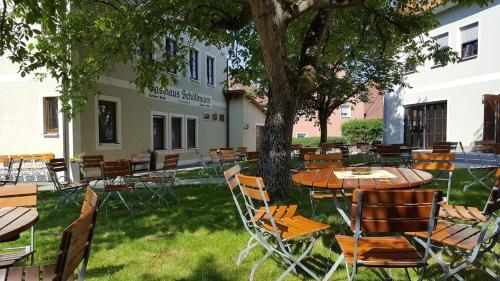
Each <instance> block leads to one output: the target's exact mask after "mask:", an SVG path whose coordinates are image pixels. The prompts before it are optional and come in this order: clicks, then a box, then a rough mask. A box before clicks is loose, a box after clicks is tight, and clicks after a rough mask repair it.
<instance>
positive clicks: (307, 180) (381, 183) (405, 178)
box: [292, 167, 432, 224]
mask: <svg viewBox="0 0 500 281" xmlns="http://www.w3.org/2000/svg"><path fill="white" fill-rule="evenodd" d="M352 169H354V168H343V169H334V168H326V169H318V170H310V171H304V172H299V173H297V174H295V175H293V176H292V180H293V181H294V182H295V183H297V184H301V185H305V186H309V187H311V188H319V189H327V190H331V191H333V192H335V191H343V190H354V189H383V190H388V189H411V188H416V187H419V186H421V185H424V184H427V183H430V182H431V181H432V175H431V174H430V173H427V172H424V171H420V170H416V169H407V168H393V167H383V168H382V167H372V169H384V170H386V171H388V172H390V173H391V174H393V175H395V176H396V177H395V178H389V179H339V178H337V176H335V173H334V171H339V170H344V171H345V170H352ZM333 203H334V205H335V208H336V209H337V211H338V212H339V213H340V215H341V216H342V218H343V219H344V220H345V221H346V222H347V224H350V220H351V219H350V218H349V216H347V214H346V213H345V212H344V210H343V209H342V208H341V207H340V206H339V204H338V200H337V196H333Z"/></svg>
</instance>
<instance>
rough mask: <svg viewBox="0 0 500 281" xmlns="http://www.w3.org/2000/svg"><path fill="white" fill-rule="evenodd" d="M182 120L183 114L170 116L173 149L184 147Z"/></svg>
mask: <svg viewBox="0 0 500 281" xmlns="http://www.w3.org/2000/svg"><path fill="white" fill-rule="evenodd" d="M182 120H183V117H181V116H172V117H171V118H170V135H171V136H172V138H171V146H172V147H171V148H172V149H182V148H183V146H182V131H183V130H182Z"/></svg>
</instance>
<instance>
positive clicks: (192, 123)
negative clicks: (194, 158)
mask: <svg viewBox="0 0 500 281" xmlns="http://www.w3.org/2000/svg"><path fill="white" fill-rule="evenodd" d="M186 141H187V148H188V149H190V148H197V147H198V118H196V117H192V116H186Z"/></svg>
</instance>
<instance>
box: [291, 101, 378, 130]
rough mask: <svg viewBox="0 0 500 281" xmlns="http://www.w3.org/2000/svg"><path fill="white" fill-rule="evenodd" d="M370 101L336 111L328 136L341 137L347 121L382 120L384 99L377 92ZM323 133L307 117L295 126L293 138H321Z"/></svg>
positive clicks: (348, 104)
mask: <svg viewBox="0 0 500 281" xmlns="http://www.w3.org/2000/svg"><path fill="white" fill-rule="evenodd" d="M368 98H369V101H367V102H359V103H356V104H351V103H346V104H343V105H341V106H340V108H339V109H337V110H335V111H334V112H333V114H332V115H331V116H330V120H329V122H328V136H341V135H342V132H341V127H342V124H344V123H345V122H347V121H350V120H353V119H382V117H383V110H384V99H383V97H382V96H381V95H380V94H378V93H377V92H371V93H370V94H369V96H368ZM320 136H321V131H320V129H319V125H317V123H316V122H315V121H309V120H307V118H305V117H299V120H298V121H297V122H296V123H295V125H294V126H293V137H295V138H305V137H320Z"/></svg>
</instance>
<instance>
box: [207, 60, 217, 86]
mask: <svg viewBox="0 0 500 281" xmlns="http://www.w3.org/2000/svg"><path fill="white" fill-rule="evenodd" d="M214 64H215V59H214V58H213V57H211V56H207V84H208V85H211V86H213V85H214V83H215V82H214Z"/></svg>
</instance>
